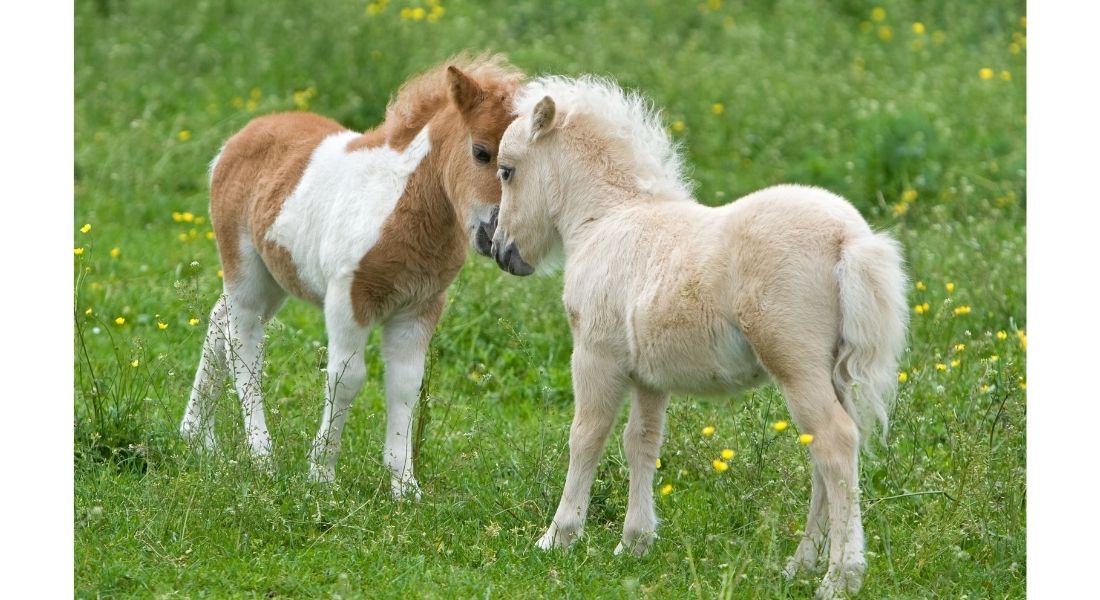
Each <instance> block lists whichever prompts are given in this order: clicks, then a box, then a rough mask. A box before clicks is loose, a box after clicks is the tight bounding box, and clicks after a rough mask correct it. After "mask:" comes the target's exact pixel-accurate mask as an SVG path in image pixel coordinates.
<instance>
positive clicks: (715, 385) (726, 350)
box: [631, 317, 768, 395]
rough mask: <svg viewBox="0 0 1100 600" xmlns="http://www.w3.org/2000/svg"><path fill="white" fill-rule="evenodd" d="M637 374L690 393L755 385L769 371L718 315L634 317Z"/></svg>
mask: <svg viewBox="0 0 1100 600" xmlns="http://www.w3.org/2000/svg"><path fill="white" fill-rule="evenodd" d="M633 333H634V335H633V336H632V341H633V347H632V348H631V354H632V358H633V361H632V362H633V363H634V364H633V366H634V374H635V376H636V377H637V378H638V379H639V380H640V381H641V382H642V383H645V384H646V385H649V386H652V387H653V388H656V389H660V390H666V391H670V392H679V393H687V394H704V395H707V394H712V395H713V394H727V393H736V392H739V391H742V390H746V389H749V388H752V387H756V386H758V385H760V384H762V383H765V382H766V381H767V380H768V375H767V373H766V372H765V371H764V368H763V366H761V364H760V361H759V360H758V359H757V357H756V353H755V352H754V351H753V349H752V346H750V345H749V341H748V340H747V339H746V338H745V336H744V334H743V333H742V332H741V330H740V328H738V327H737V325H736V324H735V323H733V322H732V321H731V320H728V319H725V318H721V317H716V318H713V319H702V320H701V321H694V322H693V320H691V319H684V320H682V321H680V322H676V321H673V322H654V321H652V320H648V319H642V320H640V321H635V327H634V332H633Z"/></svg>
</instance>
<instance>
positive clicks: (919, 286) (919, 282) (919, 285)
mask: <svg viewBox="0 0 1100 600" xmlns="http://www.w3.org/2000/svg"><path fill="white" fill-rule="evenodd" d="M916 287H917V289H918V290H921V291H924V290H926V289H928V286H926V285H924V282H923V281H918V282H917V286H916Z"/></svg>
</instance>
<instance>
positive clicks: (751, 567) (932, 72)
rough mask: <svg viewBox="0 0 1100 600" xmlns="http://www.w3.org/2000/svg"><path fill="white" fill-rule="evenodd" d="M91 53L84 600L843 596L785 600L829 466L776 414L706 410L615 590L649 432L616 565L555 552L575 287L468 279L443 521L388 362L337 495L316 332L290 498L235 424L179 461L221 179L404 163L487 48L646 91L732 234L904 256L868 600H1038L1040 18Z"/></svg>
mask: <svg viewBox="0 0 1100 600" xmlns="http://www.w3.org/2000/svg"><path fill="white" fill-rule="evenodd" d="M75 34H76V35H75V72H74V75H75V114H74V118H75V165H74V168H75V180H74V183H75V199H74V208H75V214H74V217H73V218H74V220H73V226H72V231H73V234H72V236H73V247H74V257H73V260H74V263H73V297H74V304H75V310H74V313H73V319H74V321H73V324H74V327H73V332H74V337H73V349H74V364H73V368H74V380H75V388H74V413H73V416H74V437H73V449H74V458H73V461H74V462H73V464H74V482H73V484H74V512H73V527H74V565H73V569H74V578H75V589H74V592H75V595H76V596H77V597H81V598H93V597H165V598H171V597H195V598H198V597H218V598H221V597H268V598H284V597H285V598H315V597H337V596H338V597H340V598H358V597H370V598H376V597H394V598H399V597H400V598H404V597H426V598H444V597H446V598H450V597H463V598H467V597H478V598H486V597H548V596H565V597H583V598H591V597H610V598H635V597H675V598H682V597H731V598H774V597H793V598H802V597H809V596H811V595H812V592H813V588H814V585H815V584H816V577H809V576H807V577H804V578H801V579H798V580H795V581H793V582H786V581H784V580H783V579H782V578H781V577H780V575H779V570H780V568H781V567H782V565H783V562H784V560H785V559H786V557H787V556H788V555H789V554H790V553H791V552H792V551H793V550H794V547H795V545H796V544H797V540H798V537H799V535H800V532H801V528H802V527H803V526H804V524H805V517H806V508H807V503H808V499H809V488H810V484H809V469H808V457H807V456H806V450H805V448H804V447H802V446H800V445H799V444H798V443H797V441H796V438H797V435H796V434H797V432H795V431H793V427H792V428H790V429H787V430H786V431H783V432H776V431H775V430H774V429H773V427H772V424H773V423H774V422H776V421H779V420H786V419H787V418H788V416H787V413H786V408H785V406H784V404H783V400H782V397H781V396H780V395H779V393H778V392H777V391H776V390H775V389H774V388H770V387H768V388H762V389H759V390H756V391H754V392H751V393H748V394H744V395H741V396H738V397H726V398H698V397H691V396H679V397H675V398H674V400H673V402H672V404H671V407H670V414H669V427H668V436H667V441H666V444H665V446H664V450H663V453H662V468H661V470H660V471H659V472H658V481H657V482H656V486H657V488H658V489H659V490H662V491H664V490H670V491H669V492H668V493H667V494H663V495H659V497H658V511H659V516H660V517H661V518H662V520H663V522H662V524H661V528H660V530H659V535H660V537H661V539H660V540H659V541H658V543H657V545H656V546H655V547H654V548H653V550H652V551H651V552H650V554H649V555H648V556H646V557H644V558H642V559H628V558H623V557H614V556H612V555H611V551H612V549H613V548H614V546H615V544H616V543H617V541H618V537H619V535H620V532H621V526H622V519H623V517H624V513H625V507H626V492H627V488H626V477H627V471H626V466H625V461H624V459H623V456H622V450H621V436H620V435H619V433H620V432H618V431H616V433H615V434H614V435H613V436H612V439H611V441H610V442H609V445H608V450H607V453H606V455H605V459H604V461H603V462H602V464H601V467H600V470H599V472H598V475H597V481H596V484H595V487H594V490H593V496H594V498H593V505H592V508H591V511H590V517H589V522H588V526H587V529H586V536H585V537H584V538H582V539H581V540H580V541H579V542H578V543H577V545H576V546H575V547H574V548H572V549H571V551H569V552H567V553H561V552H555V553H549V554H547V553H543V552H540V551H537V550H536V549H535V548H534V541H535V540H536V539H537V538H538V537H539V535H541V533H542V531H543V530H544V528H545V526H546V525H547V524H548V523H549V520H550V518H551V516H552V514H553V510H554V508H555V507H556V503H557V499H558V496H559V494H560V491H561V488H560V486H561V485H562V482H563V479H564V472H565V468H566V462H567V441H568V427H569V422H570V419H571V416H572V402H571V382H570V377H569V354H570V339H569V332H568V327H567V325H566V322H565V319H564V316H563V314H562V310H561V307H560V301H559V296H560V291H561V282H560V277H548V278H539V279H535V278H528V279H518V278H512V277H510V276H508V275H506V274H504V273H502V272H500V271H499V270H498V269H497V268H496V267H495V265H493V264H492V263H491V262H490V261H488V260H484V259H480V258H478V257H474V256H471V258H470V259H469V261H468V263H467V266H466V267H465V269H464V270H463V272H462V274H461V275H460V277H459V279H458V280H457V281H456V283H455V285H454V287H453V288H452V292H451V299H452V302H451V304H450V305H449V306H448V308H447V311H446V313H445V315H444V318H443V320H442V322H441V323H440V325H439V329H438V332H437V334H436V337H435V339H434V341H433V344H432V360H431V364H430V375H429V378H428V380H427V382H426V385H425V389H424V392H423V396H424V400H423V402H422V404H421V410H420V414H419V418H418V426H419V435H420V438H421V440H422V441H421V443H420V445H419V463H418V475H419V478H420V481H421V484H422V486H423V487H424V491H425V495H424V499H423V500H422V501H421V502H420V503H419V504H406V503H394V502H393V501H392V500H390V498H389V482H388V477H389V476H388V473H387V472H386V471H385V468H384V467H383V466H382V464H381V460H380V455H381V446H382V433H383V431H382V429H383V421H384V419H383V409H382V407H383V399H382V394H381V375H382V369H381V361H380V360H379V357H378V356H377V353H376V352H372V351H371V350H374V349H377V335H375V336H374V337H373V338H372V341H371V344H370V346H369V347H368V352H367V354H368V357H369V360H368V365H369V379H368V383H367V385H366V386H365V389H364V391H363V393H362V394H361V395H360V397H359V398H358V400H357V402H356V403H355V404H354V406H353V408H352V414H351V415H350V418H349V422H348V427H347V430H346V432H345V437H344V450H343V454H342V458H341V462H340V464H339V466H338V471H337V477H338V483H337V485H336V486H334V487H333V488H331V489H325V488H320V487H316V486H312V485H310V484H308V483H307V482H306V478H305V475H306V462H305V455H306V452H307V450H308V448H309V443H310V440H311V438H312V436H313V434H314V433H315V432H316V428H317V426H318V425H319V421H320V414H321V405H322V390H323V385H324V384H323V382H324V373H323V366H324V346H325V336H324V329H323V325H322V319H321V315H320V313H319V311H317V310H316V309H315V308H314V307H312V306H310V305H307V304H305V303H303V302H300V301H296V300H291V301H290V302H289V303H288V304H287V306H286V308H285V309H284V310H283V312H282V313H280V315H279V317H278V319H277V321H276V322H275V323H273V324H272V326H271V327H270V328H269V342H268V346H267V357H268V360H267V368H266V371H265V373H266V378H265V382H264V383H265V393H266V399H267V411H268V420H269V425H270V426H271V430H272V434H273V437H274V440H275V444H276V448H275V460H276V464H277V474H276V475H274V476H266V475H262V474H259V473H257V472H255V471H254V470H253V469H252V468H251V467H250V466H249V464H248V460H247V454H246V452H245V447H244V443H243V442H244V439H243V433H242V431H241V426H240V424H239V422H238V421H239V418H238V415H239V408H238V406H237V404H236V400H235V398H234V397H233V395H232V394H226V395H225V396H224V397H223V398H222V400H221V402H220V403H219V407H218V419H219V423H218V429H219V432H218V435H219V442H220V443H221V445H222V451H221V452H220V453H219V454H218V455H216V456H201V455H196V454H195V453H193V452H191V451H190V450H189V449H188V448H186V447H185V446H184V445H183V444H182V442H181V441H180V440H179V439H178V437H177V434H176V430H177V426H178V423H179V420H180V418H181V416H182V413H183V408H184V405H185V404H186V398H187V394H188V390H189V387H190V383H191V380H192V377H193V375H194V368H195V365H196V363H197V360H198V356H199V351H200V347H201V343H202V336H203V333H204V331H205V327H206V314H207V312H208V311H209V308H210V306H211V305H212V304H213V302H214V300H215V299H216V298H217V295H218V293H219V290H220V283H221V281H220V279H219V265H218V259H217V253H216V249H215V245H214V242H213V241H212V240H211V239H210V233H209V232H210V224H209V220H208V213H207V204H208V200H207V194H206V183H207V180H206V168H207V165H208V163H209V161H210V159H211V158H212V157H213V156H214V154H215V153H216V152H217V150H218V148H219V147H220V145H221V144H222V143H223V142H224V140H225V139H226V138H228V137H229V136H230V135H232V133H233V132H235V131H236V130H237V129H239V128H240V127H242V126H243V125H244V124H245V123H247V122H248V121H249V120H250V119H251V118H253V117H255V116H258V115H260V114H265V113H268V112H274V111H282V110H312V111H316V112H320V113H322V114H325V115H328V116H331V117H333V118H335V119H337V120H340V121H341V122H343V123H345V124H346V125H347V126H349V127H352V128H356V129H365V128H368V127H371V126H373V125H374V124H376V123H377V122H378V120H379V119H380V118H381V116H382V113H383V110H384V107H385V103H386V100H387V98H388V97H389V94H390V93H391V92H392V91H394V90H395V89H396V88H397V87H398V86H399V85H400V83H401V82H402V81H404V80H405V79H406V78H407V77H409V76H410V75H412V74H414V73H416V72H419V71H421V70H423V69H424V68H427V67H429V66H431V65H433V64H435V63H437V62H439V61H441V60H443V59H445V58H446V57H447V56H449V55H451V54H453V53H455V52H456V51H459V50H462V49H467V48H471V49H490V50H495V51H501V52H505V53H507V55H508V56H509V57H510V59H511V60H512V62H514V63H515V64H517V65H518V66H520V67H521V68H523V69H524V70H525V71H527V72H528V73H530V74H537V73H543V72H553V73H564V74H579V73H588V72H592V73H599V74H605V75H609V76H612V77H614V78H615V79H617V80H618V81H619V82H620V83H622V84H623V85H624V86H628V87H633V88H637V89H640V90H642V91H643V92H644V93H645V94H647V95H648V96H649V97H651V98H652V99H653V100H654V101H655V102H656V103H657V104H658V105H659V106H661V107H663V109H664V117H665V120H666V123H667V125H668V127H669V129H670V131H672V132H673V135H674V136H675V137H676V138H677V139H679V140H680V141H682V142H683V144H684V149H685V152H686V154H687V157H688V163H689V164H690V165H691V168H692V177H693V178H694V180H695V182H696V192H697V196H698V198H699V200H700V201H701V202H704V203H708V204H720V203H724V202H728V201H731V200H733V199H735V198H737V197H739V196H741V195H743V194H745V193H748V192H750V191H752V190H755V189H758V188H760V187H764V186H767V185H771V184H775V183H780V182H797V183H805V184H813V185H819V186H823V187H826V188H829V189H831V190H833V191H835V192H837V193H839V194H841V195H843V196H845V197H847V198H849V199H850V200H851V201H852V202H853V203H854V204H855V205H856V206H857V207H858V208H859V209H860V210H861V211H862V212H863V214H864V215H866V216H867V218H868V219H869V220H870V221H871V222H872V224H873V225H874V226H876V227H878V228H881V229H886V230H889V231H891V232H893V233H894V235H896V236H897V237H898V239H899V240H900V241H901V242H902V243H903V245H904V247H905V250H906V256H907V259H908V261H909V270H910V276H911V278H912V287H911V290H910V302H909V303H910V305H911V307H912V308H913V314H912V328H911V335H910V341H909V347H908V348H907V350H906V353H905V355H904V357H903V359H902V366H901V369H902V371H901V372H900V373H899V381H900V383H899V399H898V404H897V408H896V410H895V412H894V415H893V427H892V439H891V443H890V445H889V446H886V447H878V448H877V450H876V451H875V455H874V456H865V457H864V460H863V462H862V483H863V486H864V487H863V489H864V498H863V508H864V524H865V528H866V531H867V547H868V558H869V563H870V564H869V571H868V577H867V580H866V583H865V587H864V592H863V596H864V597H868V598H879V597H890V598H936V597H951V598H958V597H962V596H964V595H968V596H970V597H982V598H986V597H988V598H1007V597H1020V596H1023V595H1024V590H1025V583H1026V576H1027V572H1026V550H1025V549H1026V534H1027V528H1026V519H1025V502H1026V491H1025V483H1026V474H1025V467H1026V459H1025V455H1026V439H1025V421H1026V413H1027V406H1026V384H1027V382H1026V380H1025V379H1024V377H1025V366H1026V349H1027V348H1026V347H1027V335H1026V316H1025V315H1026V310H1025V304H1026V295H1025V254H1026V247H1025V244H1026V238H1025V220H1026V212H1027V209H1026V191H1025V190H1026V186H1025V182H1026V171H1025V169H1026V165H1025V125H1026V106H1025V84H1026V75H1027V73H1026V70H1025V64H1026V54H1027V48H1026V35H1027V24H1026V18H1025V8H1024V3H1023V2H1021V1H1013V2H981V3H977V2H975V3H958V2H948V1H930V2H863V1H858V0H843V1H839V2H833V3H829V4H828V5H827V6H826V5H824V3H819V2H810V1H806V0H781V1H777V2H767V3H761V2H729V1H725V2H702V3H695V2H684V3H676V2H656V1H643V2H626V1H619V2H614V1H613V2H607V3H602V4H601V5H599V6H589V3H587V2H554V3H547V2H537V1H522V2H515V1H513V2H504V1H490V2H446V1H443V2H403V1H396V0H395V1H392V2H374V3H366V2H339V1H332V0H327V1H317V2H309V3H301V2H288V1H285V0H274V1H272V2H267V3H264V4H262V5H258V4H253V3H245V2H239V1H228V0H223V1H214V0H211V1H206V2H194V3H164V2H142V1H130V2H117V1H111V0H100V1H98V2H78V3H77V4H76V6H75ZM623 422H625V419H624V421H623ZM620 424H622V423H620ZM705 427H713V428H714V433H713V435H711V436H706V435H704V434H703V429H704V428H705ZM619 429H621V427H620V428H619ZM727 448H728V449H731V450H734V451H735V452H736V455H735V457H734V458H733V459H732V460H730V461H729V469H728V470H726V471H724V472H718V471H716V470H715V469H714V467H713V466H712V461H713V460H714V459H715V458H717V457H718V456H719V453H720V452H721V451H722V450H723V449H727ZM669 486H671V487H669Z"/></svg>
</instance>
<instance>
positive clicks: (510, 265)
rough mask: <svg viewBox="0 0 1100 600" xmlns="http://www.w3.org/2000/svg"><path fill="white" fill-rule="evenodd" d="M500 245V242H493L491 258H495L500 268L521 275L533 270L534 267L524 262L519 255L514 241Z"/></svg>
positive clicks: (528, 273)
mask: <svg viewBox="0 0 1100 600" xmlns="http://www.w3.org/2000/svg"><path fill="white" fill-rule="evenodd" d="M501 246H502V245H501V244H497V243H495V242H494V243H493V258H495V259H496V261H497V264H498V265H500V268H501V269H504V270H505V271H508V272H509V273H511V274H512V275H519V276H521V277H522V276H524V275H530V274H531V273H534V272H535V269H534V267H532V266H531V265H529V264H527V263H526V262H524V260H523V258H522V257H520V255H519V250H518V249H517V248H516V243H515V242H509V243H508V245H506V246H504V247H501Z"/></svg>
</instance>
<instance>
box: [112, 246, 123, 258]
mask: <svg viewBox="0 0 1100 600" xmlns="http://www.w3.org/2000/svg"><path fill="white" fill-rule="evenodd" d="M121 254H122V248H119V247H118V246H115V247H114V248H111V258H118V257H119V255H121Z"/></svg>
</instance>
